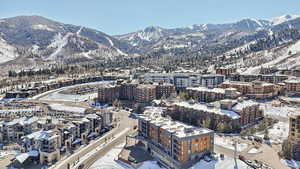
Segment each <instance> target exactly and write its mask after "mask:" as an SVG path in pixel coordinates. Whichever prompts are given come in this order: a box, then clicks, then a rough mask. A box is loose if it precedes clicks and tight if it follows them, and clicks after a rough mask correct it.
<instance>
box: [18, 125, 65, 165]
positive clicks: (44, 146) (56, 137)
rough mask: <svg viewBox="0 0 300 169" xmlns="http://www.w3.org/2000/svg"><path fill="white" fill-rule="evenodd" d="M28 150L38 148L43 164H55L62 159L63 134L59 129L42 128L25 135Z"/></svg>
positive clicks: (24, 141) (25, 145)
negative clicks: (61, 134)
mask: <svg viewBox="0 0 300 169" xmlns="http://www.w3.org/2000/svg"><path fill="white" fill-rule="evenodd" d="M23 143H24V147H26V149H27V150H38V151H39V155H40V163H41V164H50V165H51V164H53V163H55V162H56V161H58V160H59V159H60V155H61V154H60V148H61V136H60V134H59V132H58V131H57V130H47V131H46V130H40V131H37V132H34V133H32V134H29V135H26V136H24V137H23Z"/></svg>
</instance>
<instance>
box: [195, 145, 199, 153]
mask: <svg viewBox="0 0 300 169" xmlns="http://www.w3.org/2000/svg"><path fill="white" fill-rule="evenodd" d="M195 151H196V152H199V147H198V144H195Z"/></svg>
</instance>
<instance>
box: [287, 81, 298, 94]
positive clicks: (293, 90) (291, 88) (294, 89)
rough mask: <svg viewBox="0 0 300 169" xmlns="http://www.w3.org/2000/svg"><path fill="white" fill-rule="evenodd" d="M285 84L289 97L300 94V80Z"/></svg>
mask: <svg viewBox="0 0 300 169" xmlns="http://www.w3.org/2000/svg"><path fill="white" fill-rule="evenodd" d="M284 83H285V88H286V91H287V94H288V95H299V94H300V78H293V79H289V80H286V81H285V82H284Z"/></svg>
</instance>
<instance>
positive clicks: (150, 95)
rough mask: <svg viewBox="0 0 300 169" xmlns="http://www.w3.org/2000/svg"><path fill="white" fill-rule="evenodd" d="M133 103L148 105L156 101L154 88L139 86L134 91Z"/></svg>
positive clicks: (152, 86) (147, 85) (153, 86)
mask: <svg viewBox="0 0 300 169" xmlns="http://www.w3.org/2000/svg"><path fill="white" fill-rule="evenodd" d="M134 99H135V101H136V102H138V103H150V102H151V101H153V100H154V99H156V86H155V85H150V84H140V85H138V86H137V88H136V89H135V97H134Z"/></svg>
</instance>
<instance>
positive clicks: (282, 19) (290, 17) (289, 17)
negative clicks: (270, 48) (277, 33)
mask: <svg viewBox="0 0 300 169" xmlns="http://www.w3.org/2000/svg"><path fill="white" fill-rule="evenodd" d="M299 17H300V15H295V14H286V15H282V16H279V17H275V18H271V19H269V20H268V21H270V22H271V23H272V25H278V24H281V23H284V22H287V21H290V20H293V19H296V18H299Z"/></svg>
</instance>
